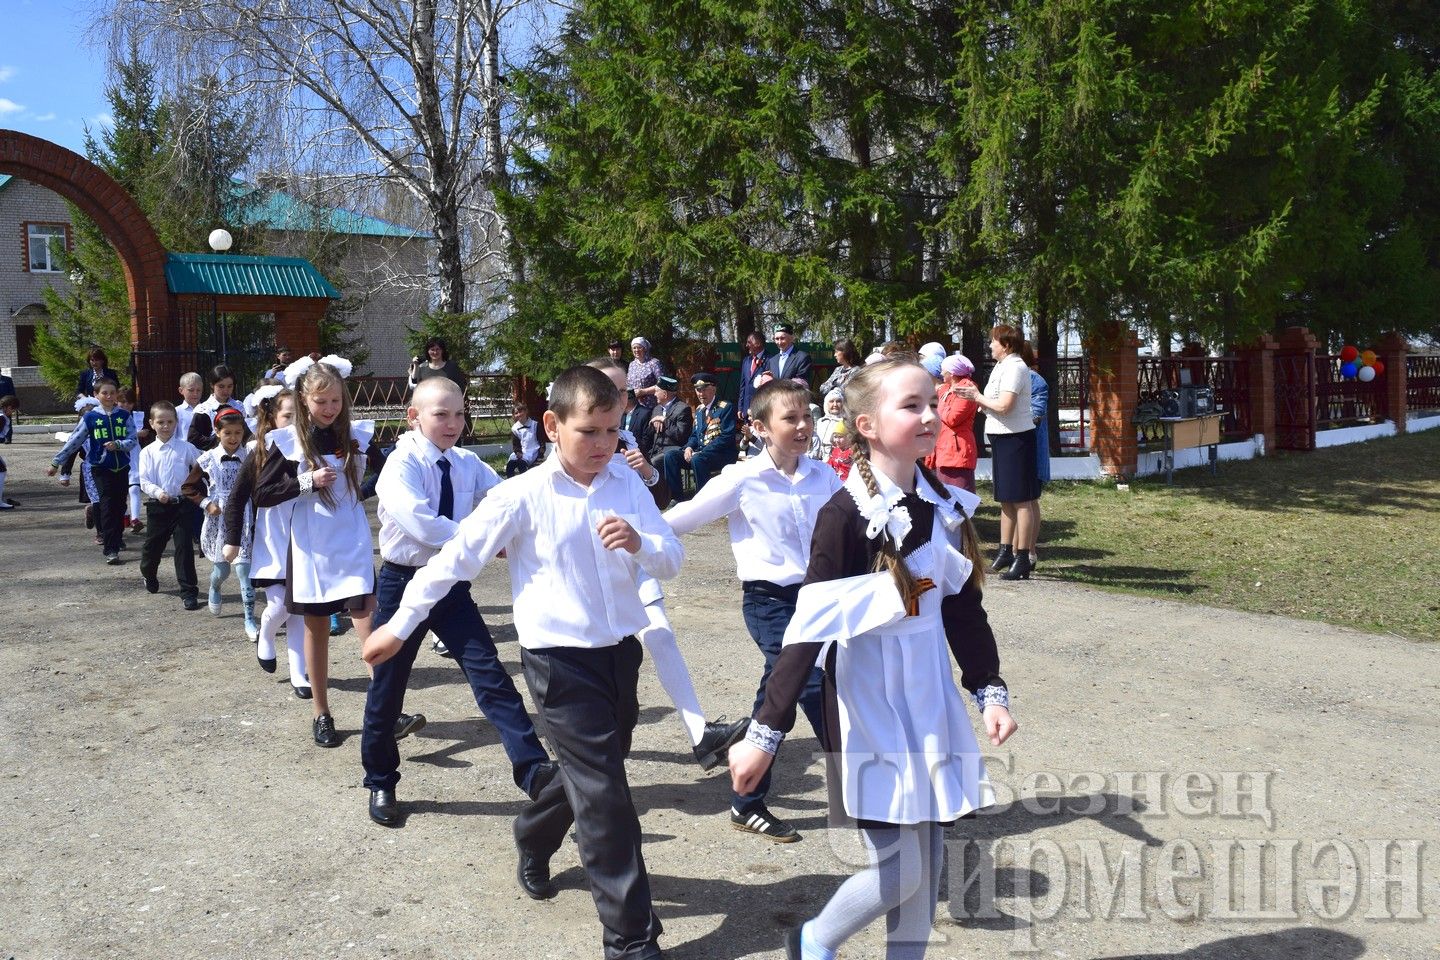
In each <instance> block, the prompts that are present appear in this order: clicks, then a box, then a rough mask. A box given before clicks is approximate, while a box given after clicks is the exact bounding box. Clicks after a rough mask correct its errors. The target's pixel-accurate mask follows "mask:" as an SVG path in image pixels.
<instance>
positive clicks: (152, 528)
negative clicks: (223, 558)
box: [140, 499, 200, 610]
mask: <svg viewBox="0 0 1440 960" xmlns="http://www.w3.org/2000/svg"><path fill="white" fill-rule="evenodd" d="M188 506H189V502H188V501H186V500H183V499H178V500H171V501H170V502H169V503H159V502H157V501H155V500H151V501H150V502H149V503H147V504H146V505H145V546H144V548H143V549H142V550H141V553H140V575H141V576H142V577H144V578H145V589H146V590H149V591H150V592H151V593H154V592H156V591H157V590H159V589H160V585H159V582H158V581H157V580H156V579H155V575H156V573H157V572H158V571H159V570H160V558H161V557H162V556H163V555H164V554H165V542H166V541H167V540H168V541H170V544H171V546H172V547H173V549H174V552H175V580H176V582H177V583H179V584H180V597H181V599H183V600H184V601H185V607H186V609H187V610H193V609H195V607H196V606H198V605H199V599H198V598H199V595H200V586H199V581H198V580H197V579H196V576H195V538H194V534H193V533H192V532H191V529H190V511H189V510H188V509H187V507H188Z"/></svg>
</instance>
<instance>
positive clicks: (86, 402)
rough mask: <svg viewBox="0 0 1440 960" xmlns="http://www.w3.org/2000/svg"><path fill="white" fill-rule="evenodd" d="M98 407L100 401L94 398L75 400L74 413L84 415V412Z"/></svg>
mask: <svg viewBox="0 0 1440 960" xmlns="http://www.w3.org/2000/svg"><path fill="white" fill-rule="evenodd" d="M98 406H100V401H99V400H98V399H97V398H95V397H81V398H80V399H79V400H76V401H75V412H76V413H84V412H85V411H86V410H89V409H90V408H91V407H98Z"/></svg>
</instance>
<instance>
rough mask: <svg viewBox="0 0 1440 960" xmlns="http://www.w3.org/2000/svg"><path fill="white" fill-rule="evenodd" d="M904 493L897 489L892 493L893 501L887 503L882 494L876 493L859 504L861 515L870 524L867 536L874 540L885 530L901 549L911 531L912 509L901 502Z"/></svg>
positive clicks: (897, 548)
mask: <svg viewBox="0 0 1440 960" xmlns="http://www.w3.org/2000/svg"><path fill="white" fill-rule="evenodd" d="M903 496H904V493H903V492H901V491H899V490H896V491H895V492H894V493H893V494H892V495H891V502H889V503H887V502H886V500H885V498H884V497H882V496H880V494H878V493H877V494H875V495H874V496H872V497H871V498H870V499H868V500H866V501H865V502H864V503H862V504H859V505H858V506H859V507H860V515H861V516H862V517H864V518H865V519H866V520H867V521H868V524H867V526H866V527H865V537H866V538H867V539H869V540H874V539H875V538H876V537H878V536H879V535H880V531H881V530H884V531H885V532H886V533H888V534H889V535H890V539H891V541H892V542H893V543H894V544H895V549H896V550H899V549H900V544H901V543H903V542H904V540H905V537H906V536H908V535H909V533H910V526H911V521H910V511H909V510H908V509H907V508H906V507H904V506H902V505H901V504H900V498H901V497H903Z"/></svg>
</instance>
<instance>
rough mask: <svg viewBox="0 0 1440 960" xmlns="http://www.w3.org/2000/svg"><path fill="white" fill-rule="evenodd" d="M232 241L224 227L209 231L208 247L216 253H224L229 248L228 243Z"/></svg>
mask: <svg viewBox="0 0 1440 960" xmlns="http://www.w3.org/2000/svg"><path fill="white" fill-rule="evenodd" d="M234 242H235V239H234V238H233V237H231V236H230V231H229V230H226V229H225V228H224V227H221V228H219V229H216V230H211V231H210V249H211V250H214V251H215V252H216V253H224V252H225V251H226V250H229V249H230V244H232V243H234Z"/></svg>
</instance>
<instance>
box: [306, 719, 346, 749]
mask: <svg viewBox="0 0 1440 960" xmlns="http://www.w3.org/2000/svg"><path fill="white" fill-rule="evenodd" d="M311 732H312V733H313V734H314V736H315V743H316V744H317V745H318V746H322V747H338V746H340V734H338V733H336V732H335V720H334V718H332V717H331V716H330V714H328V713H322V714H320V716H318V717H316V718H315V721H314V723H313V724H312V725H311Z"/></svg>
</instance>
